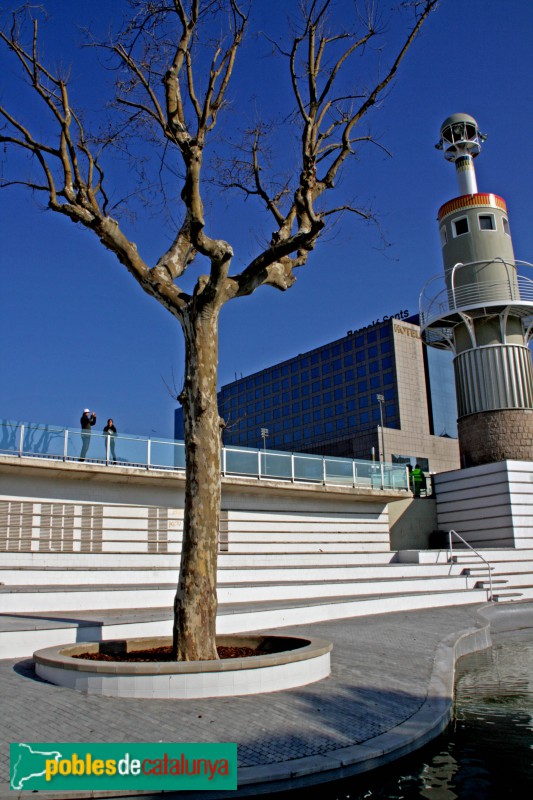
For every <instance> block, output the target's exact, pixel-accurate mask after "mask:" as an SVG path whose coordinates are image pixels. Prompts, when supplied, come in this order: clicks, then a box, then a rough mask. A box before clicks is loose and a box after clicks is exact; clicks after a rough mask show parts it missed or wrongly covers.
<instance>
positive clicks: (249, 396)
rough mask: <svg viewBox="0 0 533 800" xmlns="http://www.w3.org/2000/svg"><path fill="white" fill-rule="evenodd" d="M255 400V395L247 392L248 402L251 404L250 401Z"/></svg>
mask: <svg viewBox="0 0 533 800" xmlns="http://www.w3.org/2000/svg"><path fill="white" fill-rule="evenodd" d="M253 399H254V393H253V392H246V400H247V402H250V400H253Z"/></svg>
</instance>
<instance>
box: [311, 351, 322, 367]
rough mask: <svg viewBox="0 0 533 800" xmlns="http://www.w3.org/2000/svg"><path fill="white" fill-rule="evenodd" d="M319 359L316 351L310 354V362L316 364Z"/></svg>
mask: <svg viewBox="0 0 533 800" xmlns="http://www.w3.org/2000/svg"><path fill="white" fill-rule="evenodd" d="M319 360H320V357H319V355H318V353H313V355H312V356H311V364H318V362H319Z"/></svg>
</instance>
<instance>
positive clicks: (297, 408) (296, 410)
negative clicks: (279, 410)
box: [291, 403, 300, 425]
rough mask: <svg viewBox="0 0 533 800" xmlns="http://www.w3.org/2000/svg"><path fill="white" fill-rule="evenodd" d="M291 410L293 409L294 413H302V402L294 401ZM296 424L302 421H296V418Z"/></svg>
mask: <svg viewBox="0 0 533 800" xmlns="http://www.w3.org/2000/svg"><path fill="white" fill-rule="evenodd" d="M291 410H292V413H293V414H299V413H300V403H293V404H292V406H291ZM294 424H295V425H299V424H300V423H299V422H296V420H295V421H294Z"/></svg>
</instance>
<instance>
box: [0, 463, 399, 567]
mask: <svg viewBox="0 0 533 800" xmlns="http://www.w3.org/2000/svg"><path fill="white" fill-rule="evenodd" d="M404 495H405V493H404V492H403V493H402V492H382V491H381V490H377V489H376V490H372V489H353V488H350V487H344V486H338V487H337V486H320V485H316V484H291V483H290V482H284V481H269V480H264V481H258V480H255V479H246V478H233V479H224V480H223V497H222V513H221V522H220V530H219V549H220V551H221V552H230V553H231V552H252V551H260V552H280V551H282V552H297V551H318V550H323V551H327V550H329V549H331V550H335V551H337V552H338V551H347V552H348V551H352V552H353V551H368V552H387V551H389V550H390V542H389V520H388V508H387V504H388V501H389V500H390V499H397V498H399V497H402V496H404ZM183 505H184V478H183V476H182V475H176V474H171V473H168V472H164V471H160V472H157V471H153V472H149V473H148V472H146V471H145V470H142V469H124V468H121V467H113V466H109V467H105V466H99V465H92V464H78V463H63V462H55V461H45V460H42V461H36V460H32V459H23V460H19V459H17V458H14V457H5V458H1V459H0V551H2V550H4V551H11V552H13V551H18V552H20V553H30V552H31V553H58V552H59V553H69V552H70V553H72V552H80V553H81V552H89V553H113V552H114V553H117V552H136V553H147V554H149V553H153V554H157V553H178V552H179V551H180V548H181V537H182V530H183Z"/></svg>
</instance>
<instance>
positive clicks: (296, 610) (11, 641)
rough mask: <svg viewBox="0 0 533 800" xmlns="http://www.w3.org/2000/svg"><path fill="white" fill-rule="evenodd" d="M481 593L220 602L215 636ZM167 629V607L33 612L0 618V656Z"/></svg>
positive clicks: (477, 597) (453, 601) (476, 597)
mask: <svg viewBox="0 0 533 800" xmlns="http://www.w3.org/2000/svg"><path fill="white" fill-rule="evenodd" d="M486 599H487V593H486V592H485V591H483V590H478V589H470V590H463V591H460V590H457V591H450V592H421V593H416V594H407V593H406V594H404V595H396V594H394V595H385V594H384V595H380V596H375V597H363V596H356V595H354V596H350V597H345V598H343V599H331V598H324V599H322V600H320V601H315V602H309V601H293V602H288V601H283V602H273V601H269V602H268V603H266V602H263V603H258V602H256V603H248V604H247V605H246V606H243V605H234V604H220V605H219V609H218V613H217V631H218V632H219V633H239V632H246V631H256V630H265V629H270V628H276V629H277V628H282V627H287V626H291V625H303V624H306V623H311V622H322V621H326V620H334V619H346V618H349V617H359V616H366V615H371V614H383V613H390V612H395V611H411V610H415V609H422V608H437V607H442V606H453V605H465V604H475V603H484V602H486ZM171 631H172V612H171V609H170V608H152V609H142V610H140V611H139V610H137V609H135V610H130V611H124V610H121V609H118V610H117V609H115V610H100V611H99V610H91V611H88V610H83V611H80V612H78V613H73V614H68V612H60V613H58V614H57V615H54V614H45V613H35V614H20V615H8V614H0V658H24V657H28V656H31V654H32V653H33V652H34V651H35V650H38V649H40V648H43V647H52V646H54V645H59V644H70V643H73V642H79V641H87V642H90V641H100V640H102V639H113V638H120V637H123V636H165V635H170V634H171Z"/></svg>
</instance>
